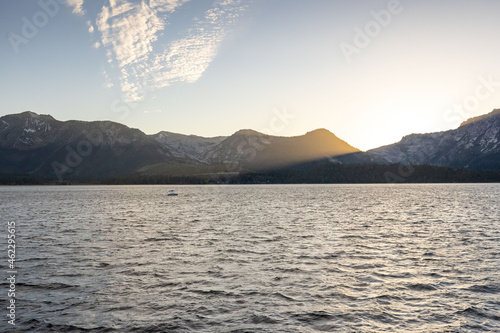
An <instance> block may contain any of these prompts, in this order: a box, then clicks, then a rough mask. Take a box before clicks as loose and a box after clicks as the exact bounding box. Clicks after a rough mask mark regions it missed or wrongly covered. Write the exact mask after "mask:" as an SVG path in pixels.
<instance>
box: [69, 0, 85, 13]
mask: <svg viewBox="0 0 500 333" xmlns="http://www.w3.org/2000/svg"><path fill="white" fill-rule="evenodd" d="M66 4H67V5H68V6H70V7H71V8H72V9H73V13H74V14H76V15H83V14H85V11H84V10H83V0H66Z"/></svg>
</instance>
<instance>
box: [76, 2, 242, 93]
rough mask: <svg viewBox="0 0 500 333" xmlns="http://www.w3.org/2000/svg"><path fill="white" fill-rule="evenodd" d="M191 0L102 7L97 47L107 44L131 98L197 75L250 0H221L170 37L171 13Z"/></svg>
mask: <svg viewBox="0 0 500 333" xmlns="http://www.w3.org/2000/svg"><path fill="white" fill-rule="evenodd" d="M68 1H73V2H75V3H76V2H78V3H80V2H81V3H82V4H83V0H68ZM188 1H189V0H149V1H146V0H143V1H140V2H138V1H131V0H122V1H116V0H110V1H109V5H107V6H103V7H102V9H101V11H100V13H99V15H98V17H97V19H96V27H97V30H98V31H99V32H100V38H101V40H100V43H99V44H94V47H96V46H97V45H101V46H103V47H104V48H106V54H107V57H108V62H109V63H110V64H112V66H114V67H115V70H116V73H117V74H116V75H117V76H118V81H119V83H120V87H121V90H122V92H123V94H124V95H125V97H126V99H127V100H129V101H136V100H140V99H142V98H143V97H144V95H145V92H146V91H147V90H154V89H156V88H162V87H166V86H169V85H171V84H172V83H174V82H188V83H190V82H195V81H197V80H198V79H199V78H200V77H201V76H202V74H203V72H204V71H205V70H206V69H207V68H208V66H209V64H210V63H211V61H212V60H213V59H214V57H215V56H216V54H217V51H218V49H219V47H220V45H221V43H222V41H223V40H224V38H225V37H226V36H227V33H228V30H229V27H230V26H231V25H232V24H233V23H234V21H235V20H236V19H237V18H238V17H239V16H240V15H241V13H242V12H243V11H244V9H245V8H246V7H247V3H248V1H249V0H216V1H215V2H214V3H213V5H212V7H211V8H210V9H208V10H207V11H206V12H205V14H204V16H203V18H201V19H195V18H193V24H192V26H191V27H190V28H189V29H188V30H186V31H184V33H183V34H181V35H182V37H181V38H178V39H176V40H173V41H170V42H168V43H165V41H164V40H163V38H161V37H162V36H164V34H162V33H163V32H164V31H165V27H166V26H167V24H168V22H167V18H168V16H169V15H171V14H172V13H173V12H174V11H175V10H176V9H177V8H179V7H180V6H182V5H183V4H185V3H186V2H188ZM75 8H76V7H75ZM78 8H81V6H80V7H78ZM159 38H160V39H162V40H159Z"/></svg>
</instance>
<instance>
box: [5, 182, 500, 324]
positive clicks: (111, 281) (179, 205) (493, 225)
mask: <svg viewBox="0 0 500 333" xmlns="http://www.w3.org/2000/svg"><path fill="white" fill-rule="evenodd" d="M172 188H175V189H176V190H177V191H178V193H179V196H177V197H167V196H166V194H167V192H168V190H170V189H172ZM0 198H1V202H0V212H1V219H2V223H3V224H4V226H5V230H6V229H7V223H8V222H9V221H13V222H15V226H16V228H15V229H16V231H15V232H16V246H17V247H16V260H17V261H16V267H15V268H16V270H17V275H16V297H17V298H16V327H17V328H18V329H19V330H20V331H27V332H83V331H85V332H319V331H324V332H482V331H484V332H498V331H500V205H499V199H500V184H466V185H465V184H450V185H448V184H446V185H445V184H422V185H403V184H398V185H269V186H268V185H255V186H239V185H237V186H175V187H172V186H71V187H37V186H35V187H1V188H0ZM3 233H4V235H6V232H5V231H4V232H3ZM2 239H3V241H4V244H5V245H3V246H4V249H5V251H4V252H3V253H4V255H3V256H4V263H5V264H3V265H2V267H3V268H4V269H3V270H4V272H3V275H4V277H8V274H7V270H8V268H7V251H6V248H7V237H6V236H4V237H3V238H2ZM2 281H3V282H2V284H1V285H0V287H1V288H3V291H0V293H1V294H2V295H3V296H2V299H3V300H4V301H2V304H3V306H2V309H4V310H2V311H3V312H2V314H1V315H2V322H1V327H2V330H3V331H8V330H9V329H11V328H12V326H11V325H10V324H8V323H7V320H8V317H7V316H6V315H7V313H8V312H7V311H8V310H7V309H6V307H5V305H6V304H8V303H7V300H5V297H6V295H7V291H8V289H9V285H8V282H7V281H6V279H5V278H2Z"/></svg>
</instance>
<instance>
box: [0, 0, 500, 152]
mask: <svg viewBox="0 0 500 333" xmlns="http://www.w3.org/2000/svg"><path fill="white" fill-rule="evenodd" d="M498 13H500V1H498V0H476V1H472V0H468V1H465V0H387V1H379V0H357V1H352V0H307V1H306V0H253V1H252V0H143V1H136V0H122V1H119V0H100V1H97V0H92V1H91V0H4V1H1V2H0V31H1V36H2V39H1V42H0V43H1V45H0V96H1V98H0V116H3V115H7V114H12V113H19V112H23V111H27V110H30V111H33V112H36V113H39V114H50V115H52V116H53V117H54V118H56V119H59V120H72V119H77V120H85V121H93V120H112V121H116V122H120V123H123V124H125V125H127V126H130V127H133V128H139V129H140V130H142V131H143V132H145V133H147V134H154V133H157V132H159V131H162V130H165V131H170V132H176V133H183V134H196V135H200V136H206V137H212V136H219V135H231V134H232V133H234V132H236V131H238V130H240V129H253V130H256V131H260V132H264V133H267V134H272V135H279V136H295V135H302V134H305V133H306V132H308V131H312V130H314V129H317V128H326V129H328V130H330V131H331V132H333V133H334V134H335V135H337V136H338V137H339V138H341V139H343V140H345V141H347V142H348V143H349V144H351V145H353V146H355V147H357V148H359V149H362V150H367V149H371V148H376V147H379V146H382V145H386V144H391V143H394V142H397V141H399V140H400V139H401V138H402V137H403V136H404V135H408V134H411V133H427V132H435V131H444V130H449V129H453V128H456V127H457V126H458V125H459V124H460V123H461V122H462V121H465V120H466V119H468V118H470V117H474V116H477V115H481V114H485V113H488V112H490V111H491V110H493V109H494V108H500V61H499V60H498V58H499V55H500V43H499V42H498V41H499V40H500V20H498Z"/></svg>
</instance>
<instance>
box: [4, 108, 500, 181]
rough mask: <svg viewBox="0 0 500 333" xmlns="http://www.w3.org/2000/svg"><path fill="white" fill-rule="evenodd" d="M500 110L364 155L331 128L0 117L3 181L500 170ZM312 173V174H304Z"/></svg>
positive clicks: (31, 114)
mask: <svg viewBox="0 0 500 333" xmlns="http://www.w3.org/2000/svg"><path fill="white" fill-rule="evenodd" d="M499 140H500V109H496V110H493V111H492V112H490V113H489V114H486V115H483V116H480V117H476V118H472V119H469V120H467V121H465V122H463V123H462V124H461V125H460V126H459V127H458V128H457V129H454V130H449V131H444V132H437V133H427V134H411V135H408V136H405V137H403V138H402V140H401V141H399V142H397V143H394V144H391V145H387V146H383V147H379V148H376V149H372V150H369V151H366V152H362V151H360V150H359V149H357V148H355V147H352V146H351V145H349V144H348V143H347V142H345V141H343V140H341V139H340V138H338V137H336V136H335V135H334V134H333V133H331V132H329V131H328V130H326V129H317V130H314V131H311V132H308V133H306V134H304V135H301V136H294V137H279V136H271V135H266V134H263V133H259V132H256V131H253V130H249V129H246V130H240V131H238V132H236V133H234V134H233V135H231V136H227V137H226V136H219V137H213V138H205V137H201V136H196V135H183V134H177V133H172V132H167V131H162V132H159V133H157V134H153V135H147V134H145V133H143V132H142V131H140V130H138V129H133V128H129V127H127V126H125V125H122V124H119V123H116V122H111V121H93V122H84V121H76V120H70V121H59V120H56V119H54V118H53V117H52V116H50V115H39V114H36V113H34V112H30V111H26V112H23V113H19V114H11V115H7V116H3V117H1V118H0V175H3V176H8V175H29V176H39V177H45V178H47V179H58V180H59V181H60V180H63V179H75V180H97V179H106V178H110V177H131V176H141V177H144V176H179V177H180V176H192V177H211V176H214V175H235V174H241V173H245V172H258V171H266V170H274V169H279V168H284V167H288V166H291V165H300V164H304V163H306V164H307V163H311V162H314V161H320V160H328V161H329V163H333V164H344V165H352V164H355V165H358V164H377V165H384V164H403V165H433V166H440V167H451V168H464V169H468V170H500V144H499ZM304 172H307V171H304Z"/></svg>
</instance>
